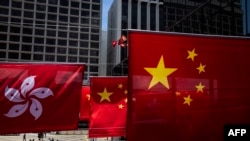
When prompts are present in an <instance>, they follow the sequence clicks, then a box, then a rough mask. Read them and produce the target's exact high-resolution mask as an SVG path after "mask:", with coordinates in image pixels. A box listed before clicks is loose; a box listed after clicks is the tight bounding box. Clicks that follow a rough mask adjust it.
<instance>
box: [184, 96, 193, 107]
mask: <svg viewBox="0 0 250 141" xmlns="http://www.w3.org/2000/svg"><path fill="white" fill-rule="evenodd" d="M192 101H193V99H191V98H190V95H188V96H187V97H184V103H183V104H187V105H188V106H190V103H191V102H192Z"/></svg>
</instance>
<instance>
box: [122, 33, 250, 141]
mask: <svg viewBox="0 0 250 141" xmlns="http://www.w3.org/2000/svg"><path fill="white" fill-rule="evenodd" d="M128 41H129V47H130V48H129V58H128V60H129V65H128V67H129V68H128V70H129V71H128V84H129V86H128V88H129V93H128V119H127V138H126V140H127V141H137V140H143V141H152V140H157V141H200V140H202V141H221V140H223V135H224V133H223V132H224V131H223V129H224V126H225V125H228V124H233V125H241V124H249V123H250V120H249V119H250V102H249V100H250V75H249V72H250V63H249V59H250V38H239V37H225V36H205V35H194V34H177V33H159V32H142V31H129V34H128ZM145 41H146V42H145Z"/></svg>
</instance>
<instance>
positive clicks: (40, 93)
mask: <svg viewBox="0 0 250 141" xmlns="http://www.w3.org/2000/svg"><path fill="white" fill-rule="evenodd" d="M31 95H34V96H36V97H37V98H40V99H43V98H46V97H48V96H50V95H52V96H53V92H52V91H51V89H49V88H45V87H41V88H37V89H35V90H33V91H32V92H31V93H30V96H31Z"/></svg>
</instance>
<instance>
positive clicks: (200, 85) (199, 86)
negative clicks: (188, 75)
mask: <svg viewBox="0 0 250 141" xmlns="http://www.w3.org/2000/svg"><path fill="white" fill-rule="evenodd" d="M195 87H196V88H197V93H198V92H202V93H203V88H204V87H205V86H204V85H202V84H201V82H200V83H199V85H196V86H195Z"/></svg>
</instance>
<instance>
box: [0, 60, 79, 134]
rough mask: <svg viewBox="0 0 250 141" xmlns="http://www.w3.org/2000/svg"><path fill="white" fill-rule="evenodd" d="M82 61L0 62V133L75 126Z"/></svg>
mask: <svg viewBox="0 0 250 141" xmlns="http://www.w3.org/2000/svg"><path fill="white" fill-rule="evenodd" d="M83 70H84V65H73V64H35V63H34V64H33V63H28V64H25V63H1V64H0V94H1V95H0V107H1V108H0V134H8V133H25V132H43V131H59V130H73V129H77V127H78V120H79V107H80V96H81V87H82V78H83Z"/></svg>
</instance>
